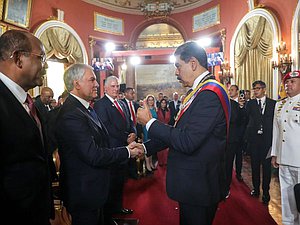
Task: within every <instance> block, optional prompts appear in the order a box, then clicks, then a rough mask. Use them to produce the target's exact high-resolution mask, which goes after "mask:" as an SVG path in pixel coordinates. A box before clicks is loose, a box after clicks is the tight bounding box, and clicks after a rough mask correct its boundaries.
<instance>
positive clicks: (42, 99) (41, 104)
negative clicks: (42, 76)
mask: <svg viewBox="0 0 300 225" xmlns="http://www.w3.org/2000/svg"><path fill="white" fill-rule="evenodd" d="M53 95H54V94H53V90H52V89H51V88H49V87H43V88H42V90H41V95H39V96H37V97H36V98H35V102H34V105H35V107H36V108H37V110H38V111H39V113H40V115H41V119H42V120H43V123H44V124H45V127H46V131H47V132H46V135H47V139H48V159H49V160H48V161H49V167H50V177H51V181H52V182H54V181H57V180H58V176H57V173H56V167H55V164H54V161H53V157H52V153H53V150H52V146H51V145H52V140H53V139H52V138H51V137H50V133H49V126H51V124H49V116H50V110H52V106H51V105H50V102H51V101H52V100H53Z"/></svg>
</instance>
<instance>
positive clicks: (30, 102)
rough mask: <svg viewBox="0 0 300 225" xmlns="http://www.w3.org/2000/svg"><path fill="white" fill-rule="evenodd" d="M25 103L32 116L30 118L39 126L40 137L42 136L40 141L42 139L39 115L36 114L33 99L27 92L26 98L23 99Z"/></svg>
mask: <svg viewBox="0 0 300 225" xmlns="http://www.w3.org/2000/svg"><path fill="white" fill-rule="evenodd" d="M25 103H26V104H27V106H28V108H29V112H30V116H31V117H32V119H33V120H34V121H35V123H36V125H37V127H38V128H39V131H40V135H41V138H42V141H43V133H42V125H41V121H40V119H39V117H38V116H37V114H36V108H35V105H34V103H33V100H32V98H31V97H30V95H29V94H27V98H26V100H25Z"/></svg>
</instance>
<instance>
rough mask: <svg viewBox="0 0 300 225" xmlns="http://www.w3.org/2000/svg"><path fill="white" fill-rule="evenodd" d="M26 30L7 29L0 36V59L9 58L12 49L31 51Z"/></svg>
mask: <svg viewBox="0 0 300 225" xmlns="http://www.w3.org/2000/svg"><path fill="white" fill-rule="evenodd" d="M28 34H29V33H28V32H27V31H21V30H9V31H6V32H5V33H4V34H2V35H1V37H0V61H4V60H7V59H9V57H10V56H11V55H12V54H13V52H14V51H20V50H22V51H25V52H31V51H32V46H31V42H30V39H29V36H28Z"/></svg>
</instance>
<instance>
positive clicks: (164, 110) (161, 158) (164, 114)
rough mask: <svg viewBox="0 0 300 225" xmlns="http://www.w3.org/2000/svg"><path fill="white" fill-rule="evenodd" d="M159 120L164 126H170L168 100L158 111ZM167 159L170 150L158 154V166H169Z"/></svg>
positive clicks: (162, 102)
mask: <svg viewBox="0 0 300 225" xmlns="http://www.w3.org/2000/svg"><path fill="white" fill-rule="evenodd" d="M157 119H158V120H159V121H161V122H163V123H164V124H169V122H170V119H171V112H170V110H169V107H168V103H167V100H166V99H162V100H161V101H160V106H159V107H158V109H157ZM167 157H168V148H166V149H165V150H163V151H160V152H158V153H157V158H158V165H159V166H165V165H167Z"/></svg>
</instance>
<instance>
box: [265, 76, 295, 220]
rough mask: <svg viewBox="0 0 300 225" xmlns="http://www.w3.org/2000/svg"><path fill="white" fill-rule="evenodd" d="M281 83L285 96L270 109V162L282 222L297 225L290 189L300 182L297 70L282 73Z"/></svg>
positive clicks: (291, 190)
mask: <svg viewBox="0 0 300 225" xmlns="http://www.w3.org/2000/svg"><path fill="white" fill-rule="evenodd" d="M283 83H284V88H285V91H286V93H287V96H288V97H287V98H284V99H282V100H280V101H278V102H277V103H276V107H275V111H274V124H273V141H272V152H271V156H272V165H273V166H274V167H275V168H278V167H279V179H280V189H281V205H282V224H284V225H296V224H297V225H299V224H300V215H299V211H297V205H296V199H295V195H294V190H293V189H294V186H295V184H297V183H300V151H299V146H300V138H299V134H300V71H293V72H290V73H288V74H287V75H285V77H284V78H283ZM298 203H300V202H298ZM298 207H299V206H298Z"/></svg>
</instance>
